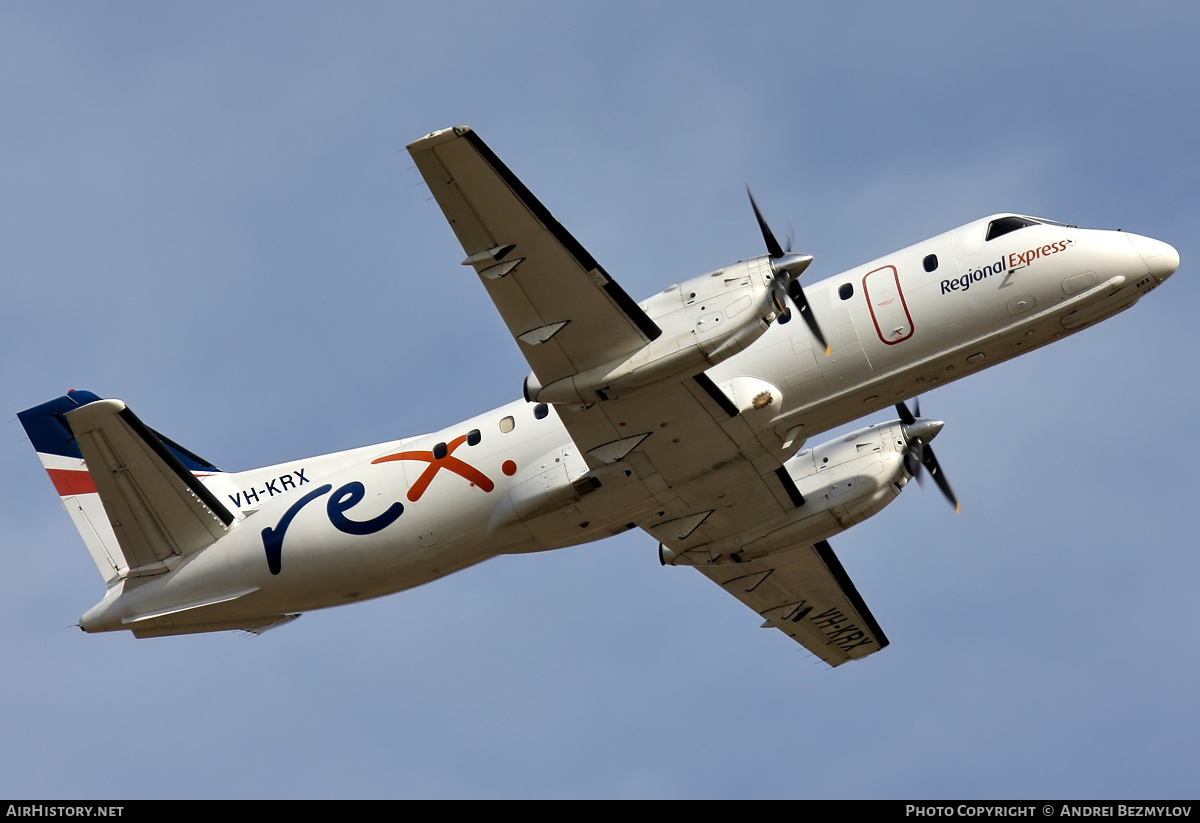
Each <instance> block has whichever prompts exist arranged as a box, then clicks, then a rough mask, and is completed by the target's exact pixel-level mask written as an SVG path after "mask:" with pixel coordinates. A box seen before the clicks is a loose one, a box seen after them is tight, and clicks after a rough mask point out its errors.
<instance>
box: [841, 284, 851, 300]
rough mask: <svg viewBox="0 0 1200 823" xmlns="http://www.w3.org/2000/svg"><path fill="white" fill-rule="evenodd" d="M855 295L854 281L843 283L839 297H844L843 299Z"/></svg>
mask: <svg viewBox="0 0 1200 823" xmlns="http://www.w3.org/2000/svg"><path fill="white" fill-rule="evenodd" d="M853 296H854V284H853V283H843V284H842V285H841V287H840V288H839V289H838V297H840V298H842V299H843V300H849V299H850V298H851V297H853Z"/></svg>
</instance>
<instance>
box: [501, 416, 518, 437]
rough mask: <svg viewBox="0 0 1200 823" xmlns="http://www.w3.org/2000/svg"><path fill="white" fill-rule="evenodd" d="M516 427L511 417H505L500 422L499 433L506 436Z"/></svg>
mask: <svg viewBox="0 0 1200 823" xmlns="http://www.w3.org/2000/svg"><path fill="white" fill-rule="evenodd" d="M516 425H517V421H515V420H513V419H512V417H506V418H504V419H503V420H501V421H500V431H501V432H503V433H504V434H508V433H509V432H510V431H512V430H513V427H514V426H516Z"/></svg>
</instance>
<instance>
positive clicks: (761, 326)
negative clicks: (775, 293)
mask: <svg viewBox="0 0 1200 823" xmlns="http://www.w3.org/2000/svg"><path fill="white" fill-rule="evenodd" d="M775 277H776V275H775V273H774V271H773V270H772V268H771V264H770V261H769V259H768V258H765V257H763V258H756V259H754V260H748V261H742V262H740V263H735V264H733V265H731V266H726V267H725V268H723V269H719V270H717V271H715V272H713V273H711V274H706V275H702V276H700V277H695V278H693V279H691V280H688V281H686V282H685V283H682V284H680V285H676V286H671V287H670V288H668V289H667V290H666V291H663V292H660V293H659V294H656V295H655V296H653V297H651V298H650V299H649V300H647V301H645V302H644V303H642V304H641V306H642V310H643V311H645V312H646V314H647V315H649V316H650V317H651V318H652V319H653V320H654V322H655V323H657V324H658V327H659V328H660V329H662V334H661V335H660V336H659V337H658V339H656V340H653V341H651V342H650V343H648V344H646V345H645V346H643V347H642V348H641V349H639V350H638V351H636V352H634V353H633V354H632V355H630V356H629V357H627V358H625V359H623V360H617V361H614V362H612V363H606V364H604V365H603V366H597V367H596V368H592V369H588V370H587V371H585V372H582V373H580V374H575V375H572V376H571V377H566V378H563V379H562V380H557V381H555V382H554V383H551V384H550V385H548V386H543V385H541V383H540V382H539V381H538V379H537V377H536V376H535V375H533V374H530V375H529V376H528V377H526V378H525V399H526V400H529V401H537V402H540V403H594V402H596V401H597V400H608V399H610V398H613V397H618V396H620V395H621V394H624V393H628V392H630V391H634V390H636V389H639V388H641V387H643V386H648V385H650V384H652V383H657V382H660V381H663V380H669V379H681V378H685V377H690V376H691V375H695V374H699V373H700V372H702V371H705V370H706V369H709V368H711V367H712V366H715V365H716V364H717V363H720V362H721V361H723V360H727V359H729V358H730V357H732V356H733V355H735V354H737V353H738V352H740V351H742V350H743V349H745V348H746V347H747V346H749V345H750V344H751V343H753V342H754V341H755V340H757V339H758V338H759V337H761V336H762V334H763V332H765V331H766V330H767V328H768V327H769V326H770V325H771V322H772V321H773V320H775V318H776V316H777V314H778V312H777V308H776V305H775V302H774V300H773V298H772V292H771V289H772V286H773V284H774V282H775Z"/></svg>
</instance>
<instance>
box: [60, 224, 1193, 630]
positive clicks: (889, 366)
mask: <svg viewBox="0 0 1200 823" xmlns="http://www.w3.org/2000/svg"><path fill="white" fill-rule="evenodd" d="M1001 217H1002V216H997V217H991V218H985V219H983V220H979V221H975V222H973V223H970V224H967V225H966V226H962V227H960V228H958V229H955V230H953V231H950V232H947V233H945V234H941V235H938V236H937V237H933V238H930V239H929V240H926V241H923V242H921V243H918V244H915V245H912V246H909V247H908V248H905V249H901V250H899V251H897V252H894V253H892V254H889V255H885V256H883V257H880V258H878V259H876V260H873V261H871V262H869V263H866V264H863V265H861V266H857V267H855V268H853V269H850V270H848V271H846V272H843V273H841V274H837V275H834V276H831V277H828V278H826V279H825V280H823V281H820V282H816V283H812V284H810V285H808V287H807V288H806V289H805V292H806V294H807V297H808V300H809V302H810V304H811V306H812V310H813V312H814V314H815V315H816V316H817V317H819V318H820V323H821V325H822V327H823V329H824V331H825V334H826V336H827V338H828V343H829V346H830V349H831V353H830V355H829V356H828V357H827V356H826V355H825V352H824V351H823V350H822V348H821V347H820V346H819V345H818V344H817V343H815V342H814V340H813V338H812V336H811V335H810V333H809V331H808V329H807V328H806V326H805V325H804V323H801V322H791V323H789V324H787V325H781V324H780V323H778V322H775V323H771V324H770V326H769V328H767V330H766V331H765V332H764V333H762V334H761V337H758V339H755V340H753V342H751V343H749V344H748V345H747V346H746V347H745V350H744V351H741V352H740V353H738V354H736V355H734V356H732V357H730V358H729V359H726V360H724V361H723V362H720V363H719V364H718V365H716V366H714V367H712V368H710V369H708V370H707V374H708V376H709V377H710V378H711V379H712V381H713V383H715V384H716V385H717V386H719V387H721V389H722V391H724V392H725V393H726V394H727V395H728V396H729V397H730V399H731V401H732V402H734V403H735V405H738V406H739V407H741V408H743V409H745V410H746V414H747V417H748V418H751V419H752V420H753V422H752V426H753V428H754V431H755V433H756V435H757V436H758V437H759V439H760V441H761V442H763V443H769V444H770V445H771V447H772V449H773V450H774V451H775V452H776V453H778V454H779V457H780V461H781V462H784V467H785V468H786V469H787V470H788V471H789V472H790V473H791V474H792V476H793V477H794V478H797V479H799V478H801V477H810V478H815V477H817V474H816V473H815V472H816V469H813V468H812V464H813V462H814V457H813V454H815V452H813V451H812V450H806V451H804V452H800V450H801V449H802V448H804V446H805V441H806V440H808V439H809V438H812V437H813V436H815V435H818V434H820V433H821V432H824V431H828V430H829V429H832V428H834V427H837V426H841V425H844V424H846V423H848V422H850V421H853V420H856V419H859V418H862V417H864V416H866V415H869V414H872V413H876V412H878V411H880V410H881V409H884V408H886V407H889V406H891V405H893V404H895V403H897V402H900V401H903V400H905V399H907V398H910V397H912V396H915V395H918V394H921V393H923V392H927V391H928V390H930V389H932V388H935V387H937V386H940V385H943V384H945V383H948V382H951V381H953V380H957V379H959V378H962V377H965V376H966V375H968V374H972V373H974V372H976V371H980V370H982V369H985V368H988V367H989V366H992V365H995V364H997V363H1000V362H1003V361H1005V360H1008V359H1010V358H1012V357H1015V356H1017V355H1019V354H1022V353H1024V352H1026V351H1031V350H1033V349H1035V348H1038V347H1040V346H1044V345H1046V344H1047V343H1050V342H1052V341H1054V340H1056V339H1058V338H1060V337H1063V336H1065V335H1068V334H1072V333H1074V332H1076V331H1079V330H1080V329H1082V328H1085V327H1086V326H1088V325H1091V324H1092V323H1095V322H1098V321H1099V320H1102V319H1105V318H1107V317H1109V316H1112V315H1113V314H1116V313H1118V312H1120V311H1123V310H1124V309H1126V308H1129V307H1130V306H1132V305H1133V304H1134V303H1135V302H1136V301H1137V300H1139V299H1140V298H1141V297H1142V296H1143V295H1145V294H1146V293H1147V292H1149V291H1150V290H1151V289H1153V288H1154V287H1156V286H1157V285H1158V284H1159V283H1161V282H1163V281H1164V280H1165V279H1166V278H1167V277H1169V276H1170V275H1171V274H1172V273H1173V272H1174V271H1175V269H1176V267H1177V266H1178V263H1179V260H1178V255H1177V254H1176V253H1175V252H1174V250H1173V249H1171V247H1170V246H1167V245H1166V244H1163V243H1160V242H1158V241H1155V240H1151V239H1149V238H1144V237H1140V236H1137V235H1131V234H1127V233H1124V232H1117V231H1100V230H1088V229H1078V228H1072V227H1066V226H1062V225H1058V224H1052V223H1039V224H1036V225H1027V226H1024V227H1021V228H1019V229H1017V230H1013V231H1010V232H1008V233H1005V234H1001V235H1000V236H997V237H994V238H993V239H991V240H986V239H985V234H986V232H987V230H988V227H989V225H991V224H993V223H994V222H995V221H997V220H998V219H1001ZM769 265H770V264H769V262H768V260H767V259H766V258H754V259H751V260H747V261H742V262H739V263H736V264H732V265H731V266H727V267H725V268H724V269H722V270H720V273H722V276H729V275H730V274H734V273H736V274H742V273H747V274H749V275H750V276H751V277H755V276H758V275H759V274H760V273H763V272H765V271H769ZM711 276H712V275H703V276H702V277H701V278H696V279H695V280H694V281H688V283H683V284H680V285H679V286H677V287H672V289H668V290H667V291H664V292H663V293H661V294H660V295H658V296H656V297H654V298H651V299H650V300H648V301H646V302H645V303H643V304H641V305H642V307H643V308H646V309H647V310H648V311H649V310H650V309H652V308H653V307H654V306H655V305H657V303H656V301H658V303H662V302H663V301H666V302H671V301H684V302H686V301H687V300H688V299H689V298H688V295H689V294H692V293H693V292H694V290H690V289H689V284H691V283H695V282H700V281H704V278H709V277H711ZM722 301H723V298H722V295H721V294H720V293H717V294H714V295H710V296H709V297H708V298H707V300H706V303H705V305H704V306H702V309H703V311H702V312H701V315H702V320H703V321H704V322H712V321H711V320H704V318H716V320H718V321H723V322H737V321H736V315H737V312H738V311H739V309H737V307H736V306H735V305H734V303H733V301H732V298H731V301H730V303H729V305H726V304H725V303H724V302H722ZM731 312H732V314H731ZM651 314H653V312H651ZM698 322H700V321H698ZM764 387H765V388H764ZM631 391H637V388H636V387H635V388H633V389H631ZM758 398H766V399H765V400H763V401H762V403H761V404H759V405H755V403H756V402H757V399H758ZM664 425H665V424H664ZM881 437H882V440H883V448H882V452H881V453H882V455H883V456H881V457H880V458H879V459H881V460H890V461H891V462H890V463H887V466H888V467H889V468H887V471H889V472H891V471H893V470H894V471H897V472H898V471H899V469H898V468H897V469H893V468H891V467H895V466H898V465H899V463H898V462H897V461H898V460H899V459H900V458H899V455H900V452H899V451H898V450H894V449H893V450H894V451H895V453H894V454H891V453H890V452H889V446H888V443H887V437H886V436H881ZM821 448H825V447H821ZM829 448H832V446H830V447H829ZM798 452H799V453H798ZM830 453H832V452H830ZM851 457H852V456H850V457H847V458H846V459H847V460H850V459H851ZM835 462H837V461H835ZM905 479H906V478H904V477H900V481H899V482H898V483H894V484H893V486H894V488H893V489H891V490H890V491H888V492H887V494H884V493H883V491H887V484H886V483H883V484H879V485H877V487H874V491H873V492H872V493H873V494H875V497H874V498H872V500H873V501H874V502H872V503H871V504H870V507H867V508H864V509H863V512H865V514H860V515H857V516H859V517H861V516H869V515H870V514H872V513H874V511H877V510H878V509H879V508H882V506H883V505H886V503H887V502H888V501H890V499H891V496H894V494H895V493H898V491H899V488H900V487H902V485H903V482H904V480H905ZM202 482H203V483H204V484H205V485H206V486H207V488H209V489H210V490H211V491H212V492H213V493H214V494H215V495H216V496H217V498H218V499H219V500H221V502H222V503H224V504H226V506H227V507H228V508H229V509H230V510H231V511H232V512H234V514H235V517H236V522H234V523H233V524H232V526H231V527H230V528H229V531H228V533H227V534H226V535H225V536H224V537H222V538H221V539H220V540H218V541H217V542H216V543H214V544H213V545H212V546H210V547H209V548H207V549H205V550H204V551H201V552H199V553H197V554H193V555H191V556H190V557H187V558H185V559H183V560H182V561H181V562H180V563H179V565H178V566H177V567H175V568H173V569H172V570H170V571H169V572H167V573H165V574H161V575H158V576H156V577H153V578H151V579H146V580H144V581H138V584H137V585H132V584H130V583H129V582H124V583H119V584H118V585H116V586H114V587H113V588H112V589H110V591H109V595H108V596H107V597H106V598H105V599H104V600H103V601H101V603H99V604H97V605H96V606H95V607H94V608H93V609H91V610H90V611H89V612H88V613H87V614H86V615H85V616H84V618H83V619H82V621H81V626H82V627H83V628H84V629H85V630H86V631H112V630H119V629H132V630H134V632H135V633H136V634H138V635H139V636H152V635H157V634H179V633H186V632H190V631H210V630H214V629H219V628H227V627H236V626H242V625H245V623H246V620H247V619H248V618H250V617H255V616H263V617H268V616H271V615H280V614H294V613H298V612H303V611H308V610H312V609H320V608H326V607H329V606H335V605H339V604H343V603H347V602H352V601H355V600H361V599H366V598H372V597H378V596H381V595H385V594H389V593H392V592H396V591H400V590H403V589H407V588H412V587H414V586H419V585H421V584H423V583H427V582H429V581H431V580H435V579H437V578H439V577H442V576H444V575H446V574H449V573H451V572H454V571H457V570H459V569H462V568H465V567H467V566H470V565H473V564H475V563H479V562H481V561H483V560H486V559H488V558H490V557H494V556H496V555H498V554H504V553H515V552H528V551H541V550H546V549H554V548H560V547H564V546H570V545H576V544H580V543H585V542H588V541H593V540H597V539H600V538H603V537H606V536H609V535H612V534H616V533H619V532H622V531H625V530H627V529H628V528H630V527H631V525H633V524H642V523H645V522H646V521H647V518H649V517H651V516H652V511H653V510H654V509H655V508H656V507H657V503H656V501H655V494H656V489H655V486H654V481H653V478H649V477H641V476H639V475H638V474H637V473H636V472H633V473H630V472H629V471H628V469H627V468H625V467H623V466H622V465H621V464H616V466H615V467H614V468H612V469H611V470H609V471H608V473H607V474H606V473H605V469H603V468H601V469H592V470H589V466H588V464H587V463H585V461H584V458H583V456H581V455H580V454H579V453H578V450H577V449H576V448H575V447H574V445H573V443H572V440H571V438H570V436H569V435H568V434H567V431H566V429H565V428H564V427H563V425H562V423H561V422H560V420H559V417H558V414H557V413H556V411H555V408H554V406H553V405H546V404H539V403H530V402H526V401H524V400H519V401H515V402H513V403H510V404H508V405H506V406H502V407H500V408H498V409H494V410H492V411H489V412H487V413H485V414H482V415H479V416H477V417H474V418H471V419H469V420H465V421H463V422H461V423H458V424H456V425H454V426H451V427H448V428H446V429H443V430H441V431H438V432H434V433H430V434H426V435H421V436H419V437H414V438H408V439H403V440H397V441H393V442H390V443H383V444H380V445H377V446H369V447H365V448H360V449H355V450H352V451H348V452H340V453H337V454H331V455H323V456H320V457H314V458H310V459H307V460H297V461H294V462H290V463H286V464H281V465H278V466H272V467H266V468H263V469H257V470H253V471H248V472H241V473H220V474H212V475H209V476H207V477H203V478H202ZM798 482H799V481H798ZM813 482H817V481H816V480H814V481H813ZM881 490H882V491H881ZM805 495H806V497H811V490H810V491H806V492H805ZM889 495H891V496H889ZM801 508H803V507H801ZM851 520H853V517H851ZM812 522H813V523H816V521H815V520H814V521H812ZM822 522H826V521H822ZM827 523H828V525H827V527H826V526H817V525H810V526H809V527H807V528H808V529H809V531H808V532H806V533H805V537H804V539H805V540H809V541H815V540H822V539H824V538H825V537H828V536H829V535H830V534H833V533H835V532H836V531H841V530H842V529H844V528H845V527H846V525H847V524H848V522H847V521H846V520H845V518H844V517H842V516H840V515H839V516H837V517H833V516H831V517H830V518H828V520H827ZM785 526H789V524H786V523H779V524H774V525H772V524H764V526H763V528H762V529H761V530H759V531H760V532H761V535H765V534H768V533H769V532H770V531H771V530H772V528H775V527H778V528H781V529H782V528H784V527H785ZM789 527H792V528H798V527H797V526H795V525H794V524H793V525H792V526H789ZM821 529H824V530H825V531H827V532H828V533H821ZM814 530H816V531H814ZM810 532H811V533H810ZM761 535H759V536H761ZM759 536H755V535H747V536H746V541H745V542H746V543H747V544H749V543H751V542H752V541H753V540H755V539H758V538H759ZM739 542H740V541H739Z"/></svg>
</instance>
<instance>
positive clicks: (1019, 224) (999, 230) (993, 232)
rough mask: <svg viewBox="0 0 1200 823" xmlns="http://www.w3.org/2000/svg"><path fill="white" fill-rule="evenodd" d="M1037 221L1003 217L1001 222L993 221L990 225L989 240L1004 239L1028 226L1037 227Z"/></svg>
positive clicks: (1025, 218) (1026, 218)
mask: <svg viewBox="0 0 1200 823" xmlns="http://www.w3.org/2000/svg"><path fill="white" fill-rule="evenodd" d="M1037 224H1038V222H1037V221H1036V220H1030V219H1029V218H1028V217H1016V216H1015V215H1014V216H1013V217H1001V218H1000V219H999V220H993V221H992V222H991V223H989V224H988V230H987V238H986V239H987V240H995V239H996V238H997V237H1003V236H1004V235H1006V234H1008V233H1009V232H1012V231H1016V230H1017V229H1023V228H1025V227H1026V226H1036V225H1037Z"/></svg>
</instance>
